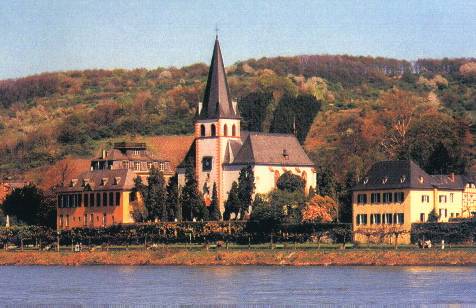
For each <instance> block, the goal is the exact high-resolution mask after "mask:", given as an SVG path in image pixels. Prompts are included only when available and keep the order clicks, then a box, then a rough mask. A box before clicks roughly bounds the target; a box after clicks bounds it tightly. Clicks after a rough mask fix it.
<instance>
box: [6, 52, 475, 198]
mask: <svg viewBox="0 0 476 308" xmlns="http://www.w3.org/2000/svg"><path fill="white" fill-rule="evenodd" d="M227 72H228V82H229V86H230V90H231V93H232V95H234V97H236V99H237V100H238V101H239V108H240V110H241V115H242V117H243V121H244V125H243V126H244V128H245V129H248V130H255V131H264V132H285V133H289V132H292V130H293V123H294V122H295V123H296V130H297V132H296V133H297V136H298V138H299V140H300V141H301V142H302V143H303V144H305V147H306V150H307V151H308V153H309V154H310V156H311V157H312V159H313V160H314V161H315V162H316V164H317V166H318V168H319V174H320V179H319V180H320V182H321V184H322V187H321V189H323V190H326V189H327V190H332V192H331V194H333V195H336V194H337V192H336V191H341V190H342V189H343V187H348V186H349V185H351V184H352V183H353V182H354V181H355V180H356V179H357V178H359V177H360V176H362V174H363V173H364V172H365V171H366V170H367V169H368V168H369V166H370V165H371V164H372V163H373V162H374V161H376V160H381V159H395V158H412V159H415V160H416V161H417V162H418V163H419V164H420V165H421V166H422V167H423V168H424V169H425V170H427V171H428V172H430V173H447V172H451V171H454V172H458V173H461V172H465V171H469V170H470V168H471V166H472V165H473V162H472V159H473V139H474V138H473V137H474V136H473V134H474V129H473V128H474V123H475V121H476V59H441V60H438V59H422V60H418V61H416V62H408V61H404V60H395V59H387V58H372V57H353V56H332V55H310V56H295V57H276V58H262V59H258V60H255V59H251V60H247V61H243V62H238V63H236V64H234V65H232V66H230V67H228V68H227ZM207 73H208V66H207V65H205V64H194V65H191V66H187V67H183V68H174V67H170V68H157V69H153V70H147V69H135V70H122V69H116V70H85V71H69V72H57V73H45V74H40V75H35V76H30V77H25V78H20V79H16V80H3V81H0V138H1V142H0V176H1V177H5V176H9V175H10V176H18V175H21V174H22V173H23V172H25V171H27V170H31V169H32V168H39V167H45V166H49V165H52V164H54V163H55V162H57V161H59V160H61V159H63V158H65V157H83V158H87V157H90V156H91V155H92V154H94V153H95V152H96V151H97V149H98V148H99V147H100V146H102V145H104V144H107V143H108V142H110V141H111V140H113V139H117V138H118V137H121V138H122V137H124V138H128V139H130V138H133V136H139V135H145V136H148V135H165V134H191V133H192V129H193V125H192V123H193V119H194V116H195V112H196V106H197V102H199V101H200V100H201V99H202V96H203V91H204V87H205V83H206V77H207ZM329 183H331V184H332V185H331V184H329Z"/></svg>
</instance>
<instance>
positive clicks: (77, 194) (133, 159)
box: [57, 142, 174, 229]
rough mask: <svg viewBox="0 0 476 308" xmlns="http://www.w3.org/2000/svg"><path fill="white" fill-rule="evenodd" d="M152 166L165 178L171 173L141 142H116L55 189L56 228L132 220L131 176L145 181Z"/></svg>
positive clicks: (90, 225) (98, 225)
mask: <svg viewBox="0 0 476 308" xmlns="http://www.w3.org/2000/svg"><path fill="white" fill-rule="evenodd" d="M152 167H154V168H156V169H158V170H160V171H162V172H163V174H164V177H165V178H166V179H168V178H170V177H171V176H172V175H173V174H174V170H173V169H172V168H171V166H170V162H169V161H167V160H160V159H158V158H156V157H155V156H154V155H153V154H152V153H150V152H149V151H148V150H147V148H146V145H145V144H144V143H125V142H121V143H116V144H115V145H114V148H113V149H111V150H109V151H102V153H101V156H100V157H98V158H96V159H93V160H92V161H91V167H90V170H89V171H86V172H83V173H81V174H80V175H78V176H77V177H75V178H72V179H69V180H68V181H67V182H66V183H65V184H64V185H63V186H62V187H59V188H58V190H57V198H58V200H57V228H58V229H69V228H80V227H106V226H110V225H113V224H118V223H132V222H134V218H133V212H134V209H133V205H134V204H135V203H137V202H135V201H136V200H135V198H136V196H135V194H132V193H131V191H132V189H133V188H134V179H135V178H136V177H137V176H140V177H141V178H142V180H143V183H147V176H148V174H149V171H150V170H151V169H152Z"/></svg>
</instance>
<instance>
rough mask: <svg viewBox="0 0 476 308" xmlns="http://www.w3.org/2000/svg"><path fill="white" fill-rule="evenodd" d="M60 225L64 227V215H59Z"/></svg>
mask: <svg viewBox="0 0 476 308" xmlns="http://www.w3.org/2000/svg"><path fill="white" fill-rule="evenodd" d="M59 226H60V228H63V215H60V216H59Z"/></svg>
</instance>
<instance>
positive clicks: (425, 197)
mask: <svg viewBox="0 0 476 308" xmlns="http://www.w3.org/2000/svg"><path fill="white" fill-rule="evenodd" d="M421 203H430V196H429V195H422V196H421Z"/></svg>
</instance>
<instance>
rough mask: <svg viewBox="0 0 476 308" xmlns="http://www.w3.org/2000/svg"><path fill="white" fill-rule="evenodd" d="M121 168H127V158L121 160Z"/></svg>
mask: <svg viewBox="0 0 476 308" xmlns="http://www.w3.org/2000/svg"><path fill="white" fill-rule="evenodd" d="M122 168H124V169H129V162H128V161H127V160H123V161H122Z"/></svg>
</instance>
